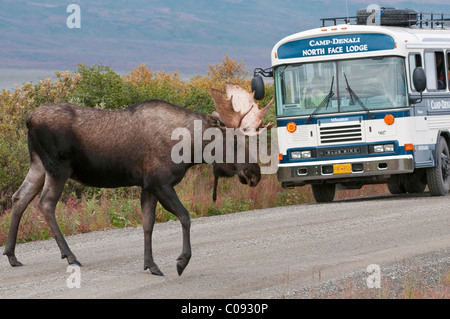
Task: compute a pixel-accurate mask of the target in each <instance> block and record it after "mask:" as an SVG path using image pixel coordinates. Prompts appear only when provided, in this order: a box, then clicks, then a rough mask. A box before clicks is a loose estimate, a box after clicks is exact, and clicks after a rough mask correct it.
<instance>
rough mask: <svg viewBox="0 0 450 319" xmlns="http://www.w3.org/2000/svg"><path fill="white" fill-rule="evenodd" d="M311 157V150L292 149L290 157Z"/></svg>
mask: <svg viewBox="0 0 450 319" xmlns="http://www.w3.org/2000/svg"><path fill="white" fill-rule="evenodd" d="M305 158H311V151H294V152H291V159H305Z"/></svg>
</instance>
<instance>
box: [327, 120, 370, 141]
mask: <svg viewBox="0 0 450 319" xmlns="http://www.w3.org/2000/svg"><path fill="white" fill-rule="evenodd" d="M358 141H362V129H361V124H360V123H358V124H351V125H340V126H328V127H327V126H325V127H321V128H320V143H321V144H330V143H343V142H358Z"/></svg>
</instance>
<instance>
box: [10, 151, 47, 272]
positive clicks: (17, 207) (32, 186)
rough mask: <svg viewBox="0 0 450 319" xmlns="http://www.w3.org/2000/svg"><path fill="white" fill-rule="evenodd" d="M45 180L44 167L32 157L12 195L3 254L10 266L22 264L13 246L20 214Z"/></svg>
mask: <svg viewBox="0 0 450 319" xmlns="http://www.w3.org/2000/svg"><path fill="white" fill-rule="evenodd" d="M44 180H45V172H44V167H43V166H42V162H41V160H40V159H39V158H37V157H36V158H34V159H33V160H32V161H31V163H30V169H29V171H28V174H27V176H26V178H25V180H24V181H23V183H22V186H20V188H19V189H18V190H17V192H15V193H14V195H13V207H12V211H11V226H10V228H9V232H8V240H7V243H6V247H5V252H4V253H3V255H6V256H8V260H9V263H10V265H11V266H13V267H17V266H22V263H21V262H19V261H18V260H17V258H16V256H15V252H14V251H15V247H16V240H17V231H18V229H19V223H20V219H21V218H22V214H23V212H24V211H25V209H26V208H27V206H28V205H29V204H30V202H31V201H32V200H33V198H34V197H35V196H36V195H37V193H38V192H39V191H40V190H41V189H42V186H43V185H44Z"/></svg>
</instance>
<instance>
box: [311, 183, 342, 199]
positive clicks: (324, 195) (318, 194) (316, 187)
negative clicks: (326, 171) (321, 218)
mask: <svg viewBox="0 0 450 319" xmlns="http://www.w3.org/2000/svg"><path fill="white" fill-rule="evenodd" d="M311 188H312V193H313V195H314V199H315V200H316V202H317V203H330V202H332V201H333V199H334V194H335V193H336V184H327V183H324V184H312V185H311Z"/></svg>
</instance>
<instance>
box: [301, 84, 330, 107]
mask: <svg viewBox="0 0 450 319" xmlns="http://www.w3.org/2000/svg"><path fill="white" fill-rule="evenodd" d="M324 81H325V79H324V78H323V76H316V77H315V78H314V79H313V80H312V81H311V83H310V84H309V85H308V86H305V87H304V88H303V98H302V105H304V107H305V108H308V109H309V108H316V107H318V106H319V104H320V102H322V101H323V99H324V98H325V96H326V93H325V87H324V85H325V82H324Z"/></svg>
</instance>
